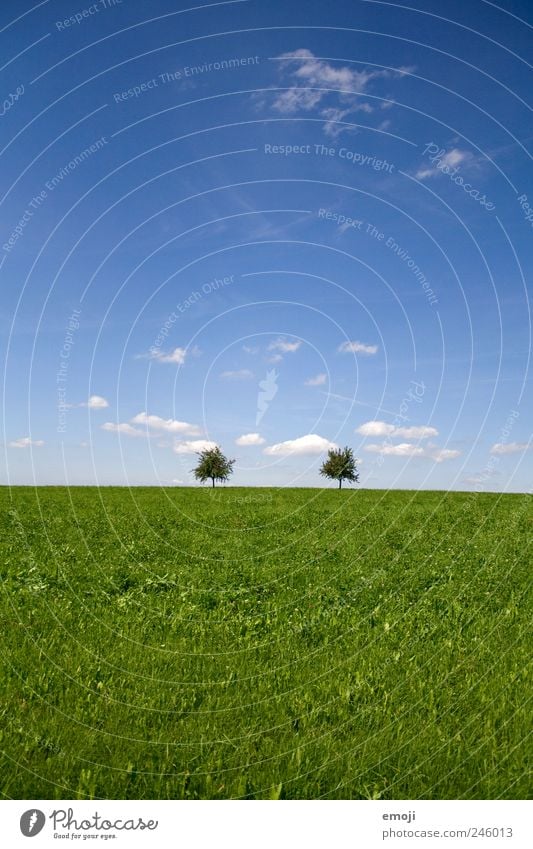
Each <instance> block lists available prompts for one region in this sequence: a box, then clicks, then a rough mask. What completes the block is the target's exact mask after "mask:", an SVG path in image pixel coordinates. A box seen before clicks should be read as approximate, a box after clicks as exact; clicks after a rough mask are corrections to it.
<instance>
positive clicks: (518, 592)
mask: <svg viewBox="0 0 533 849" xmlns="http://www.w3.org/2000/svg"><path fill="white" fill-rule="evenodd" d="M532 516H533V510H532V501H531V497H530V496H525V495H498V494H488V493H483V494H477V495H475V494H466V493H449V494H445V493H441V492H419V493H415V492H406V491H404V492H400V491H397V492H385V491H378V490H363V489H361V490H357V489H352V490H346V491H345V490H343V491H341V492H339V491H337V490H336V489H331V490H320V489H239V488H235V487H224V488H222V489H216V490H214V491H212V490H210V489H209V488H171V489H155V488H136V489H131V490H128V489H121V488H102V489H96V488H81V487H80V488H73V489H66V488H60V487H57V488H55V487H46V488H40V489H38V490H36V489H33V488H30V487H28V488H12V489H8V488H5V487H4V488H2V489H0V524H1V528H0V569H1V587H2V601H1V608H0V615H1V619H2V651H1V655H2V679H1V686H2V704H1V712H2V717H1V722H0V735H1V742H0V749H1V750H2V755H1V769H0V782H1V783H0V789H1V791H2V793H3V796H4V797H8V798H28V799H40V798H44V799H53V798H61V799H76V798H79V799H83V798H125V799H135V798H161V799H167V798H169V799H170V798H175V799H199V798H203V799H217V798H220V799H228V798H257V799H318V798H330V799H331V798H352V799H438V798H442V799H446V798H459V799H491V798H527V797H528V793H529V791H530V784H529V780H528V771H527V765H528V760H529V762H530V757H529V758H528V754H529V756H530V755H531V750H530V749H529V752H528V745H527V741H528V734H529V729H530V721H529V720H530V716H531V709H530V708H531V703H530V685H529V678H528V666H529V664H530V654H531V652H530V646H531V631H530V625H531V598H530V596H528V592H529V587H530V574H529V569H528V564H529V562H530V556H528V545H529V542H530V539H531V530H532Z"/></svg>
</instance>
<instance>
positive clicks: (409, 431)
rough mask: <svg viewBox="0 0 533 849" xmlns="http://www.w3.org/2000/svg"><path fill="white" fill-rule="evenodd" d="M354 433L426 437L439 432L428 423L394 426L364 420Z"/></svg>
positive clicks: (415, 437)
mask: <svg viewBox="0 0 533 849" xmlns="http://www.w3.org/2000/svg"><path fill="white" fill-rule="evenodd" d="M356 433H359V434H361V436H401V437H404V439H428V438H429V437H430V436H438V434H439V432H438V430H437V429H436V428H435V427H429V426H428V425H420V426H413V427H395V426H394V425H391V424H387V423H386V422H380V421H372V422H364V424H362V425H360V426H359V427H358V428H357V429H356Z"/></svg>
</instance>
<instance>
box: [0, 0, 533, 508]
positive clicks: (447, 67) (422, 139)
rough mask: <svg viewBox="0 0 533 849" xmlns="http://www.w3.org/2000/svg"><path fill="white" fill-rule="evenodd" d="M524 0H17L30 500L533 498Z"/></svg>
mask: <svg viewBox="0 0 533 849" xmlns="http://www.w3.org/2000/svg"><path fill="white" fill-rule="evenodd" d="M531 12H532V9H531V6H530V4H529V3H528V2H525V0H513V2H506V3H501V4H497V3H492V2H487V0H472V2H470V3H464V2H456V0H451V2H449V3H447V4H442V3H437V2H435V1H434V0H425V1H424V2H423V3H419V4H418V6H412V5H411V4H406V3H391V2H378V0H349V1H348V0H347V1H346V2H344V0H337V2H335V3H333V4H325V3H323V2H306V3H299V2H293V3H287V2H279V0H275V2H268V3H265V2H257V0H235V2H233V0H231V2H222V3H209V4H198V5H194V6H193V5H189V4H185V3H183V4H182V3H179V2H178V3H176V2H170V0H153V2H151V3H150V4H147V3H145V2H140V0H122V2H119V0H96V2H94V3H90V2H84V0H80V2H72V0H69V2H61V0H44V2H36V3H30V2H25V0H16V2H15V0H5V1H4V2H3V3H2V5H1V9H0V39H1V43H2V63H3V64H2V67H1V69H0V72H1V74H2V91H3V97H4V101H3V104H2V106H1V107H0V130H1V140H0V145H1V148H0V156H1V163H2V166H3V167H2V168H1V171H0V174H1V183H2V185H1V201H0V222H1V238H0V243H1V247H0V283H1V286H0V335H1V338H0V345H1V350H2V362H3V363H4V369H3V374H2V424H3V428H2V434H0V437H1V440H2V451H1V452H0V456H1V460H0V482H2V483H8V484H12V485H15V484H30V485H33V484H38V485H45V484H69V485H78V484H80V485H85V484H99V485H110V484H121V485H130V486H136V485H163V486H172V485H196V483H195V482H194V479H193V477H192V474H191V469H192V468H193V467H194V465H195V463H196V460H197V452H198V451H200V450H202V449H203V448H205V447H209V446H212V445H215V444H216V445H220V446H221V448H222V450H223V451H224V452H225V453H226V454H227V455H228V456H229V457H231V458H235V461H236V462H235V473H234V476H233V478H232V480H231V483H232V484H233V485H242V486H279V487H284V486H315V487H320V486H324V485H327V484H326V482H325V481H324V480H323V478H321V477H320V475H319V469H320V465H321V463H322V462H323V460H324V458H325V455H326V454H327V451H328V449H329V448H332V447H337V446H340V447H342V446H346V445H348V446H350V447H352V448H353V450H354V453H355V455H356V457H357V458H358V461H359V462H358V467H359V471H360V484H359V485H360V486H364V487H376V488H385V489H388V488H392V489H394V488H403V489H443V490H466V491H510V492H526V491H530V489H531V480H532V474H531V472H532V467H533V463H532V460H533V442H532V429H531V422H532V421H533V415H532V413H533V401H532V398H533V394H532V392H531V370H530V359H529V358H530V350H531V313H530V302H529V295H528V291H530V287H531V268H532V262H531V259H532V238H531V237H532V234H533V229H532V228H533V180H532V174H533V171H532V168H531V150H532V143H533V125H532V120H531V108H530V105H529V102H530V100H531V83H530V71H531V65H530V64H528V60H531V50H530V46H531V23H532V15H531Z"/></svg>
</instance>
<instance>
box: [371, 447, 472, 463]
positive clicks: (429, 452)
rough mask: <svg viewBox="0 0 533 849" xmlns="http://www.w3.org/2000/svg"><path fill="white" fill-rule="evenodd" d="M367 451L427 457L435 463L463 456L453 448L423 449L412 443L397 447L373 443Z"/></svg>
mask: <svg viewBox="0 0 533 849" xmlns="http://www.w3.org/2000/svg"><path fill="white" fill-rule="evenodd" d="M365 451H369V452H370V453H371V454H382V455H384V456H386V457H387V456H388V457H426V458H427V459H429V460H434V461H435V463H443V462H444V461H445V460H455V458H456V457H459V456H460V454H461V452H460V451H457V450H455V449H451V448H437V446H435V445H430V446H428V447H426V448H423V447H422V446H421V445H414V444H413V443H412V442H400V443H398V444H397V445H393V444H392V443H390V442H382V443H381V444H376V443H372V444H371V445H365Z"/></svg>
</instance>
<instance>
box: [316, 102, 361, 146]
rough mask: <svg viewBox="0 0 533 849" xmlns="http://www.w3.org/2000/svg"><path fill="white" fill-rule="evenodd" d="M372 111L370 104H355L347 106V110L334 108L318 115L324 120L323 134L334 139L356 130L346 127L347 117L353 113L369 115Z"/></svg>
mask: <svg viewBox="0 0 533 849" xmlns="http://www.w3.org/2000/svg"><path fill="white" fill-rule="evenodd" d="M373 111H374V108H373V107H372V106H371V105H370V103H356V104H354V105H353V106H349V107H348V108H347V109H337V108H335V107H334V106H331V107H328V108H327V109H322V111H321V113H320V114H321V116H322V117H323V118H325V119H326V122H325V124H324V127H323V129H324V133H325V134H326V135H327V136H329V138H330V139H336V138H338V137H339V136H340V135H341V133H343V132H345V131H346V130H355V129H356V128H355V127H350V126H346V121H345V119H346V118H347V117H348V116H349V115H353V114H354V113H355V112H366V114H370V113H371V112H373Z"/></svg>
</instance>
